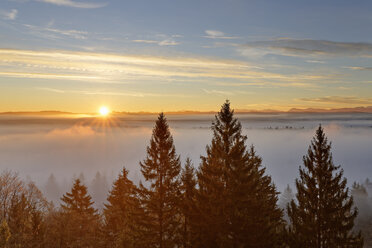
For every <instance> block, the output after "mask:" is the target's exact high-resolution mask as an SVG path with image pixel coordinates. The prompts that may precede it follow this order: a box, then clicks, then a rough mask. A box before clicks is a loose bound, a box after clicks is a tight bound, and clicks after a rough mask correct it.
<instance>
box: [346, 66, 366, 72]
mask: <svg viewBox="0 0 372 248" xmlns="http://www.w3.org/2000/svg"><path fill="white" fill-rule="evenodd" d="M344 68H346V69H350V70H354V71H372V67H365V66H344Z"/></svg>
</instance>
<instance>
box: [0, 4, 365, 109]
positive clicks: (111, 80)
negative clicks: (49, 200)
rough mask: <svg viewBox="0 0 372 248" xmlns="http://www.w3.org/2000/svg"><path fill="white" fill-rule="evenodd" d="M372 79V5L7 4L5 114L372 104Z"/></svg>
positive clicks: (0, 29)
mask: <svg viewBox="0 0 372 248" xmlns="http://www.w3.org/2000/svg"><path fill="white" fill-rule="evenodd" d="M371 76H372V2H371V1H361V0H355V1H347V0H338V1H316V0H314V1H301V0H300V1H299V0H296V1H287V0H283V1H277V0H272V1H266V0H259V1H254V0H213V1H212V0H195V1H194V0H187V1H180V0H156V1H154V0H151V1H150V0H149V1H144V0H136V1H128V0H1V1H0V112H6V111H41V110H60V111H69V112H76V113H88V112H89V113H91V112H96V111H97V110H98V109H99V107H100V106H102V105H105V106H108V107H109V108H110V109H111V110H114V111H129V112H136V111H151V112H159V111H182V110H196V111H210V110H218V109H219V107H220V106H221V104H222V103H223V102H224V100H225V99H230V101H231V102H232V103H233V105H234V108H236V109H247V110H253V109H254V110H264V109H275V110H288V109H291V108H343V107H358V106H372V78H371Z"/></svg>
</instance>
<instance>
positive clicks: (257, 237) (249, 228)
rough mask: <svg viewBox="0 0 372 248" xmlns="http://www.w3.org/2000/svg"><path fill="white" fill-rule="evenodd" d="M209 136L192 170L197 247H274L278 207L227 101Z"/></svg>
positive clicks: (263, 169) (271, 187)
mask: <svg viewBox="0 0 372 248" xmlns="http://www.w3.org/2000/svg"><path fill="white" fill-rule="evenodd" d="M212 130H213V139H212V142H211V145H209V146H207V155H206V156H205V157H204V156H202V157H201V159H202V163H201V166H200V171H199V172H198V185H199V193H198V203H197V206H198V210H199V214H200V232H201V233H200V244H199V246H200V247H275V246H276V245H277V244H278V242H279V237H280V235H279V233H278V230H279V228H280V227H281V226H282V211H281V210H280V209H279V208H278V206H277V200H278V197H277V194H278V193H277V192H276V189H275V186H274V184H273V183H272V181H271V178H270V177H269V176H267V175H265V168H264V167H263V166H262V161H261V158H260V157H258V156H257V155H256V153H255V151H254V148H253V146H252V147H251V148H250V149H247V147H246V145H245V142H246V139H247V137H246V136H244V135H243V134H242V127H241V124H240V122H238V120H237V119H236V118H234V111H233V110H231V109H230V103H229V102H228V101H226V103H225V104H224V105H223V106H222V108H221V111H220V112H219V113H218V114H217V115H216V118H215V122H214V123H213V125H212Z"/></svg>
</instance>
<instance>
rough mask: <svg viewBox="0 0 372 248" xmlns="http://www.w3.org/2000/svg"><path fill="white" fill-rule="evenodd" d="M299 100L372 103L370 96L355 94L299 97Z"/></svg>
mask: <svg viewBox="0 0 372 248" xmlns="http://www.w3.org/2000/svg"><path fill="white" fill-rule="evenodd" d="M299 100H301V101H305V102H316V103H332V104H333V103H336V104H363V105H369V104H372V98H360V97H355V96H325V97H317V98H300V99H299Z"/></svg>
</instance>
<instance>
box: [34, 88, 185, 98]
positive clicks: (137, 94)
mask: <svg viewBox="0 0 372 248" xmlns="http://www.w3.org/2000/svg"><path fill="white" fill-rule="evenodd" d="M36 89H38V90H42V91H48V92H53V93H60V94H65V93H68V94H80V95H103V96H129V97H165V96H172V97H182V98H188V97H191V96H190V95H184V94H158V93H148V92H137V91H104V90H95V91H87V90H61V89H55V88H46V87H38V88H36Z"/></svg>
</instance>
